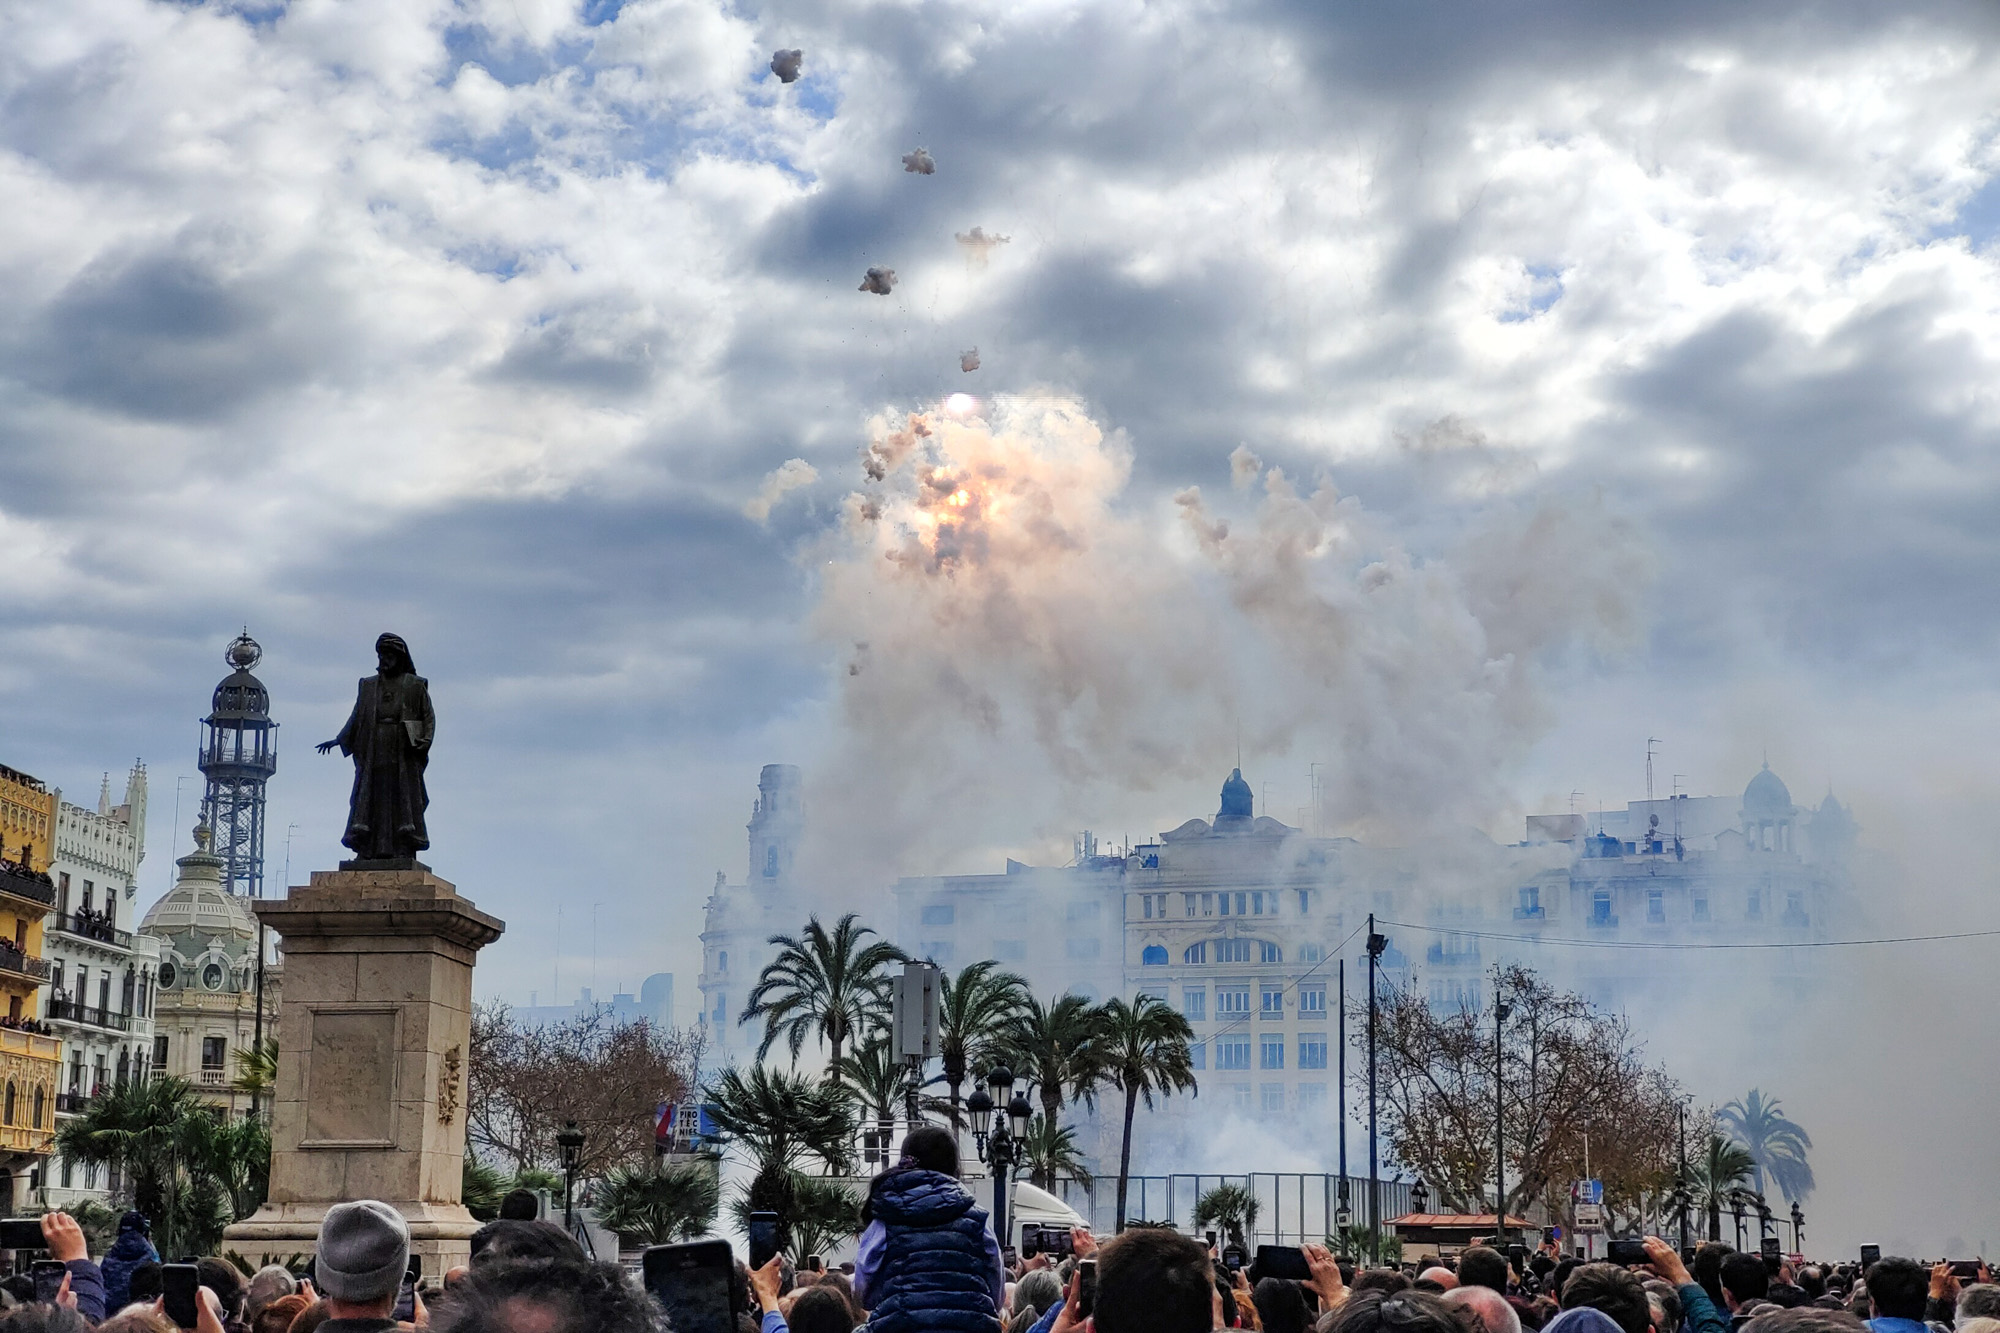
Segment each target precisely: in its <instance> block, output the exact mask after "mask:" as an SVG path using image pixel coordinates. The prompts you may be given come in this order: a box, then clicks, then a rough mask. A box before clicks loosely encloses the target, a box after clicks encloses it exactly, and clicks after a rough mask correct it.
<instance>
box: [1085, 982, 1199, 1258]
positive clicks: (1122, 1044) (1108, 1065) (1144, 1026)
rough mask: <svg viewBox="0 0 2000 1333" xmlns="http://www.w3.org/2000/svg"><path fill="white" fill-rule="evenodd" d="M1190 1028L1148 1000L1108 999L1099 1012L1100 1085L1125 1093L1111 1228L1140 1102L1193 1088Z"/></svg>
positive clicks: (1120, 1221)
mask: <svg viewBox="0 0 2000 1333" xmlns="http://www.w3.org/2000/svg"><path fill="white" fill-rule="evenodd" d="M1193 1038H1194V1029H1193V1028H1191V1027H1189V1026H1188V1021H1187V1019H1185V1018H1183V1017H1181V1012H1180V1010H1178V1009H1176V1008H1174V1007H1173V1006H1172V1005H1170V1004H1168V1003H1167V1002H1166V1001H1165V1000H1162V999H1159V998H1158V997H1156V996H1152V995H1140V996H1137V997H1135V998H1134V999H1133V1000H1132V1001H1131V1002H1129V1003H1128V1002H1126V1001H1125V1000H1122V999H1112V1000H1110V1001H1108V1002H1106V1004H1105V1006H1104V1010H1103V1026H1102V1028H1101V1031H1100V1033H1099V1037H1098V1041H1099V1052H1100V1054H1099V1058H1100V1060H1101V1061H1102V1068H1103V1070H1104V1076H1105V1081H1106V1082H1108V1083H1110V1084H1111V1085H1112V1086H1113V1087H1115V1088H1117V1089H1118V1090H1119V1091H1120V1092H1122V1093H1124V1094H1125V1131H1124V1136H1123V1138H1122V1139H1121V1141H1120V1143H1119V1147H1118V1210H1117V1214H1116V1216H1117V1226H1118V1229H1119V1230H1123V1229H1124V1226H1125V1190H1126V1186H1127V1185H1128V1184H1129V1183H1130V1180H1131V1175H1132V1120H1133V1117H1134V1116H1135V1115H1136V1114H1137V1113H1138V1110H1139V1103H1140V1101H1141V1100H1144V1102H1145V1103H1146V1109H1147V1110H1149V1111H1150V1110H1152V1109H1153V1096H1154V1094H1155V1093H1157V1094H1159V1095H1160V1096H1162V1097H1168V1096H1171V1095H1172V1094H1174V1093H1176V1092H1192V1091H1194V1088H1195V1077H1194V1061H1193V1057H1192V1054H1191V1053H1190V1051H1189V1049H1188V1043H1189V1042H1190V1041H1192V1040H1193Z"/></svg>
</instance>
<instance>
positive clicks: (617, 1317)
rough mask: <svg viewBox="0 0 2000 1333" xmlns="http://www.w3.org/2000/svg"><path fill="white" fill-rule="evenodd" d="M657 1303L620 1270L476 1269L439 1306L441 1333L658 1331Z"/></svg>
mask: <svg viewBox="0 0 2000 1333" xmlns="http://www.w3.org/2000/svg"><path fill="white" fill-rule="evenodd" d="M665 1322H666V1321H665V1319H664V1317H663V1316H662V1315H661V1314H660V1311H659V1307H658V1306H657V1305H655V1304H654V1303H653V1298H652V1297H651V1296H648V1295H647V1294H646V1293H645V1292H644V1291H642V1290H641V1289H640V1288H638V1287H637V1286H635V1285H634V1284H633V1283H632V1282H631V1281H630V1280H629V1279H628V1278H627V1277H626V1276H625V1271H624V1270H623V1269H622V1268H620V1267H618V1265H616V1264H595V1263H589V1262H584V1261H577V1260H564V1259H531V1260H520V1261H517V1262H515V1263H506V1264H487V1265H484V1266H482V1267H479V1268H475V1269H473V1270H472V1272H471V1273H470V1274H468V1275H467V1277H466V1279H465V1281H463V1282H461V1283H459V1284H458V1285H457V1286H456V1287H454V1288H452V1292H451V1298H450V1299H449V1300H448V1301H440V1302H439V1310H438V1312H437V1313H436V1314H434V1315H433V1316H432V1318H431V1328H432V1329H433V1330H435V1333H504V1331H505V1330H510V1329H529V1328H532V1329H535V1330H538V1333H659V1330H660V1329H662V1328H663V1327H664V1326H665Z"/></svg>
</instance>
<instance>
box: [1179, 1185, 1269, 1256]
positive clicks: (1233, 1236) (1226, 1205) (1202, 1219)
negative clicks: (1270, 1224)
mask: <svg viewBox="0 0 2000 1333" xmlns="http://www.w3.org/2000/svg"><path fill="white" fill-rule="evenodd" d="M1194 1225H1195V1230H1197V1231H1200V1230H1204V1229H1206V1228H1208V1227H1211V1226H1214V1227H1219V1228H1221V1230H1222V1232H1223V1234H1224V1235H1225V1236H1227V1237H1228V1238H1229V1242H1230V1244H1232V1245H1245V1244H1247V1243H1248V1242H1246V1241H1245V1240H1244V1233H1245V1232H1247V1231H1254V1230H1256V1228H1257V1196H1256V1195H1255V1194H1253V1193H1251V1192H1250V1190H1249V1188H1248V1187H1247V1186H1244V1185H1232V1184H1230V1183H1229V1182H1227V1181H1224V1182H1223V1183H1222V1184H1220V1185H1217V1186H1216V1187H1215V1188H1214V1189H1212V1190H1208V1191H1206V1192H1205V1193H1203V1195H1202V1196H1201V1197H1200V1198H1199V1199H1196V1200H1195V1201H1194Z"/></svg>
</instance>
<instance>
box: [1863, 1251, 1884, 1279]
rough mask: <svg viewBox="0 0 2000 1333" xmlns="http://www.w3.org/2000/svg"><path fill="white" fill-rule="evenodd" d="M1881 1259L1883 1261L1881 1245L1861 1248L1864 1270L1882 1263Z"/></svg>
mask: <svg viewBox="0 0 2000 1333" xmlns="http://www.w3.org/2000/svg"><path fill="white" fill-rule="evenodd" d="M1881 1259H1882V1247H1881V1246H1880V1245H1863V1246H1862V1247H1861V1267H1862V1268H1864V1269H1866V1268H1870V1267H1872V1266H1873V1265H1875V1264H1877V1263H1879V1262H1881ZM1864 1276H1865V1274H1864Z"/></svg>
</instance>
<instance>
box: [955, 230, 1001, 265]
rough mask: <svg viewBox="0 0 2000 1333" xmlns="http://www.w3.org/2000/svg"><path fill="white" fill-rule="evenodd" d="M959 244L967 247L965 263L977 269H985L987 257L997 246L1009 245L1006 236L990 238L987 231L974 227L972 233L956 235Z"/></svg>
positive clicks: (964, 232) (963, 232)
mask: <svg viewBox="0 0 2000 1333" xmlns="http://www.w3.org/2000/svg"><path fill="white" fill-rule="evenodd" d="M956 235H957V239H958V243H959V244H960V245H962V246H964V247H965V262H966V263H968V264H970V265H972V266H973V267H975V268H985V267H986V260H987V256H988V255H989V254H991V252H992V251H993V249H994V247H995V246H1001V245H1005V244H1007V238H1006V237H1005V236H989V235H987V234H986V232H985V230H984V229H982V228H979V227H974V228H973V229H972V230H971V231H961V232H958V233H956Z"/></svg>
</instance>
